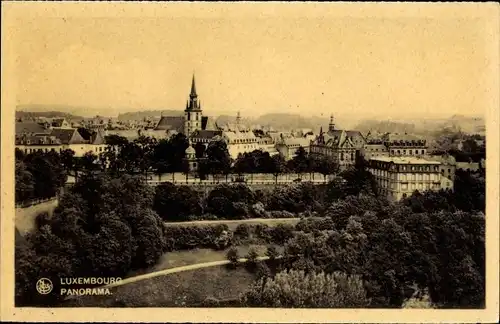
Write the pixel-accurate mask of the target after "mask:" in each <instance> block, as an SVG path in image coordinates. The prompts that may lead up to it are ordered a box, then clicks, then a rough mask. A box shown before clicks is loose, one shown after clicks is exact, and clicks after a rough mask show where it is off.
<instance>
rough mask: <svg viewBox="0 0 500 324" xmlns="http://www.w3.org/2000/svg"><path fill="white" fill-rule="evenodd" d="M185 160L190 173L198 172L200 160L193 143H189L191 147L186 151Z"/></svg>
mask: <svg viewBox="0 0 500 324" xmlns="http://www.w3.org/2000/svg"><path fill="white" fill-rule="evenodd" d="M185 153H186V157H185V160H186V162H187V165H188V172H190V173H194V172H196V171H197V170H198V159H197V158H196V150H195V149H194V147H193V145H192V143H191V141H189V146H188V147H187V149H186V152H185Z"/></svg>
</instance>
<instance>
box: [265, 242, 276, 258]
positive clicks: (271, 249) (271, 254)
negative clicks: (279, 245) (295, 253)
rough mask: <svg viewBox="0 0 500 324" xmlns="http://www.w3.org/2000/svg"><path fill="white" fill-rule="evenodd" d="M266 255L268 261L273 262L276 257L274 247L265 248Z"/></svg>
mask: <svg viewBox="0 0 500 324" xmlns="http://www.w3.org/2000/svg"><path fill="white" fill-rule="evenodd" d="M266 255H267V256H268V257H269V259H271V260H274V259H276V258H277V257H278V250H277V249H276V246H274V245H270V246H268V247H267V251H266Z"/></svg>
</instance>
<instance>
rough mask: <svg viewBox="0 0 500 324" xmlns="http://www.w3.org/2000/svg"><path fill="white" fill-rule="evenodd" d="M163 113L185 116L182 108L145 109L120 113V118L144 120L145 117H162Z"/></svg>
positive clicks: (165, 114)
mask: <svg viewBox="0 0 500 324" xmlns="http://www.w3.org/2000/svg"><path fill="white" fill-rule="evenodd" d="M162 113H163V115H164V116H183V115H184V111H182V110H145V111H134V112H127V113H123V114H119V115H118V120H122V121H123V120H143V119H144V118H153V117H160V116H161V114H162Z"/></svg>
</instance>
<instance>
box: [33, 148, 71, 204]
mask: <svg viewBox="0 0 500 324" xmlns="http://www.w3.org/2000/svg"><path fill="white" fill-rule="evenodd" d="M24 163H25V165H26V170H27V171H28V172H29V173H31V175H32V176H33V184H34V187H33V197H34V198H51V197H55V196H56V195H57V194H58V193H59V189H60V188H61V187H62V186H64V185H65V184H66V181H67V174H66V173H65V172H64V169H63V167H62V164H61V161H60V157H59V154H58V153H56V152H47V153H43V152H35V153H32V154H29V155H27V156H26V159H25V161H24Z"/></svg>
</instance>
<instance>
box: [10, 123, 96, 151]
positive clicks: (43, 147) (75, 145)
mask: <svg viewBox="0 0 500 324" xmlns="http://www.w3.org/2000/svg"><path fill="white" fill-rule="evenodd" d="M84 136H85V137H86V138H84ZM84 136H82V134H81V133H80V132H79V131H78V130H77V129H76V128H68V129H65V128H54V129H51V130H50V132H48V133H22V134H20V135H16V143H15V144H16V148H17V149H19V150H21V151H22V152H24V153H26V154H30V153H34V152H37V151H39V152H49V151H55V152H61V151H63V150H66V149H71V150H73V151H74V152H75V156H76V157H81V156H83V155H85V153H87V152H92V153H94V154H99V153H101V152H104V149H105V147H106V144H105V143H104V137H103V135H102V134H100V133H98V132H93V133H90V134H89V135H88V136H87V135H84Z"/></svg>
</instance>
